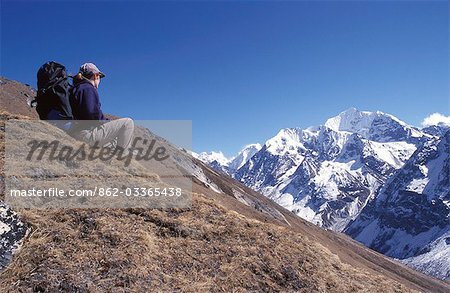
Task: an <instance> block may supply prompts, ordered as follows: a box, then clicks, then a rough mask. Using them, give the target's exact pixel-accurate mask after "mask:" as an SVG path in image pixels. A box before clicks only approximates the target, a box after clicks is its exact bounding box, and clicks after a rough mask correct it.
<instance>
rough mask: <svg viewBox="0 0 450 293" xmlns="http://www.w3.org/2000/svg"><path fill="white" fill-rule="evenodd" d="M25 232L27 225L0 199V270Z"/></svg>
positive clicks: (16, 247)
mask: <svg viewBox="0 0 450 293" xmlns="http://www.w3.org/2000/svg"><path fill="white" fill-rule="evenodd" d="M27 232H28V227H27V225H26V224H25V223H23V222H22V221H21V220H20V218H19V217H18V215H17V214H16V213H15V212H14V211H13V210H11V208H10V207H8V206H7V205H6V204H5V203H3V202H2V201H0V270H1V269H3V268H4V267H5V266H6V265H7V264H8V263H9V262H10V261H11V259H12V256H13V254H14V252H15V251H16V250H17V249H18V248H19V247H20V245H21V243H22V241H23V239H24V237H25V235H26V234H27Z"/></svg>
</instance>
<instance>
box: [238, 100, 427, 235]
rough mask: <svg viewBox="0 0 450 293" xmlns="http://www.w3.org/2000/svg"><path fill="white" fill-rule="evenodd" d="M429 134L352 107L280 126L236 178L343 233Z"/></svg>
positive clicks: (297, 211) (321, 223) (385, 115)
mask: <svg viewBox="0 0 450 293" xmlns="http://www.w3.org/2000/svg"><path fill="white" fill-rule="evenodd" d="M431 137H432V136H431V135H428V134H425V133H423V132H421V131H420V130H419V129H417V128H415V127H412V126H409V125H407V124H406V123H405V122H402V121H400V120H399V119H397V118H395V117H394V116H392V115H389V114H385V113H382V112H365V111H358V110H356V109H354V108H351V109H349V110H347V111H344V112H342V113H340V114H339V115H338V116H336V117H333V118H330V119H328V120H327V121H326V123H325V124H324V125H322V126H318V127H310V128H307V129H304V130H303V129H299V128H287V129H282V130H281V131H280V132H279V133H278V134H277V135H276V136H275V137H273V138H271V139H269V140H268V141H267V142H266V143H265V144H264V146H263V147H262V149H261V150H260V151H259V152H257V153H256V154H255V155H254V156H253V157H252V158H251V159H250V160H249V161H248V162H247V163H246V164H244V165H243V166H242V167H241V168H239V169H238V170H237V171H236V172H234V174H233V175H234V177H235V178H236V179H238V180H240V181H241V182H243V183H245V184H246V185H247V186H250V187H251V188H253V189H255V190H257V191H260V192H262V193H263V194H265V195H266V196H268V197H270V198H271V199H273V200H275V201H276V202H278V203H279V204H281V205H283V206H284V207H286V208H287V209H289V210H292V211H294V212H295V213H296V214H297V215H299V216H300V217H302V218H305V219H307V220H309V221H311V222H313V223H315V224H318V225H320V226H322V227H324V228H328V229H333V230H336V231H342V230H343V229H344V228H345V227H346V226H347V224H348V223H349V222H350V221H351V220H352V219H354V218H356V217H357V216H358V214H359V212H360V211H361V209H362V208H364V206H365V205H366V204H367V203H368V202H369V201H370V200H371V199H373V198H374V197H375V195H376V193H377V191H378V189H379V188H380V187H381V186H382V185H383V184H384V182H385V181H386V180H387V178H389V176H391V175H392V174H393V173H394V172H395V171H396V170H397V169H399V168H401V167H402V166H403V164H404V163H405V162H406V160H408V159H409V157H410V156H411V155H412V154H413V152H414V151H415V150H416V148H417V147H418V146H419V145H421V144H422V143H423V142H424V141H426V140H427V139H429V138H431Z"/></svg>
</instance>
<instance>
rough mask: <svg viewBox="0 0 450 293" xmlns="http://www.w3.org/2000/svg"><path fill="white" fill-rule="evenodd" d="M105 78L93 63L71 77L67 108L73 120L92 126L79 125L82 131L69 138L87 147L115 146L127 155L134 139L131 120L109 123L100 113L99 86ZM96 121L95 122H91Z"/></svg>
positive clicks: (78, 130)
mask: <svg viewBox="0 0 450 293" xmlns="http://www.w3.org/2000/svg"><path fill="white" fill-rule="evenodd" d="M103 77H105V74H103V73H102V72H101V71H100V70H99V69H98V68H97V66H95V65H94V64H93V63H85V64H83V65H82V66H81V67H80V70H79V73H78V74H77V75H76V76H75V77H74V81H73V83H74V86H73V88H72V90H71V95H70V105H71V108H72V114H73V117H74V119H75V120H91V123H88V122H87V121H86V122H80V123H78V125H81V128H78V127H77V131H76V132H73V133H72V135H73V136H74V137H75V138H77V139H79V140H81V141H84V142H86V143H88V144H90V145H94V144H95V143H98V145H99V146H107V145H110V146H112V145H114V144H117V145H116V146H117V147H120V148H122V149H123V150H124V151H125V152H128V151H129V149H130V145H131V140H132V137H133V131H134V123H133V120H131V119H130V118H121V119H116V120H108V119H107V118H105V116H104V115H103V112H102V110H101V108H100V107H101V104H100V98H99V95H98V91H97V89H98V86H99V84H100V80H101V79H102V78H103ZM92 120H95V121H97V122H93V121H92Z"/></svg>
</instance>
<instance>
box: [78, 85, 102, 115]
mask: <svg viewBox="0 0 450 293" xmlns="http://www.w3.org/2000/svg"><path fill="white" fill-rule="evenodd" d="M77 101H78V105H77V107H78V109H79V110H78V111H79V116H80V118H81V119H82V120H105V117H104V116H103V113H102V110H101V109H100V101H99V96H98V92H97V91H96V90H95V89H94V88H93V87H92V88H91V87H87V88H85V89H83V90H82V91H81V92H80V93H79V97H78V99H77Z"/></svg>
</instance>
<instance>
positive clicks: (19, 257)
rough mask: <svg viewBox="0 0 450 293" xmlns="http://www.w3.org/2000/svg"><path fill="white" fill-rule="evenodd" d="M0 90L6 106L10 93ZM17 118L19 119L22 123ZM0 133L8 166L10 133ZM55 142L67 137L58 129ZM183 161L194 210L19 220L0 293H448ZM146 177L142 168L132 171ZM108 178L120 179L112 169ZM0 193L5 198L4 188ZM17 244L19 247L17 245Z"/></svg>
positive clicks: (6, 111)
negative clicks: (21, 228) (24, 232)
mask: <svg viewBox="0 0 450 293" xmlns="http://www.w3.org/2000/svg"><path fill="white" fill-rule="evenodd" d="M2 80H3V79H2ZM0 85H1V86H2V90H1V92H0V94H1V99H2V104H1V105H3V104H4V103H3V101H4V93H5V92H6V91H4V90H3V85H5V83H3V82H2V83H1V84H0ZM25 88H27V87H25V86H24V89H25ZM21 90H22V89H21V88H20V89H19V88H18V90H17V92H15V93H14V92H10V91H8V101H10V102H9V103H8V107H9V108H2V109H0V110H1V111H2V113H1V117H2V123H4V120H6V119H11V118H25V117H23V116H19V115H18V114H21V115H26V110H25V108H23V107H21V106H20V107H19V106H14V105H15V104H17V105H23V103H25V101H26V97H25V95H23V93H21ZM11 97H16V99H14V98H11ZM5 101H6V99H5ZM22 108H23V109H22ZM14 109H21V110H20V112H17V113H16V112H14ZM30 118H34V116H31V117H30ZM49 127H51V126H49ZM1 131H2V134H1V135H2V140H1V148H0V150H1V152H2V157H1V158H2V160H1V164H2V165H3V158H4V127H2V128H1ZM52 131H53V130H52ZM137 131H141V132H142V131H144V130H142V129H139V130H137ZM54 132H55V133H57V134H58V135H61V136H62V135H64V133H63V132H61V131H60V130H58V129H56V128H55V129H54ZM30 135H31V134H30ZM148 135H151V134H150V133H149V134H148ZM68 140H69V139H68ZM69 141H70V140H69ZM71 143H75V142H72V141H71ZM172 151H173V152H175V148H174V149H172ZM177 155H178V156H179V158H181V160H180V162H181V167H182V168H184V169H185V170H186V171H188V172H189V173H191V174H193V176H194V181H193V185H192V200H193V203H192V208H190V209H166V210H162V209H138V208H127V209H45V210H38V209H19V210H17V211H15V213H17V215H18V216H19V217H20V219H21V221H23V222H24V223H26V225H27V227H28V236H26V237H25V238H24V239H23V243H21V248H20V249H19V250H18V251H17V252H16V253H15V255H14V257H13V258H12V261H11V262H10V263H9V264H8V266H7V267H6V268H5V269H4V270H3V271H2V272H1V273H0V289H2V291H4V292H12V291H27V290H32V291H38V292H43V291H58V290H59V291H69V292H88V291H93V292H105V291H119V290H120V291H124V290H126V291H145V290H156V291H174V290H183V291H208V290H209V291H211V290H214V291H249V290H251V291H301V292H355V291H365V292H411V291H414V290H417V291H428V292H447V291H448V290H450V286H449V285H448V284H447V283H444V282H441V281H439V280H436V279H433V278H430V277H428V276H425V275H423V274H421V273H418V272H416V271H413V270H411V269H409V268H407V267H406V266H403V265H401V264H398V263H396V262H394V261H392V260H390V259H389V258H386V257H384V256H383V255H381V254H379V253H376V252H373V251H372V250H370V249H367V248H365V247H364V246H362V245H360V244H358V243H357V242H355V241H353V240H351V239H350V238H349V237H347V236H345V235H343V234H340V233H335V232H330V231H324V230H322V229H320V228H319V227H317V226H314V225H312V224H310V223H308V222H306V221H304V220H303V219H301V218H299V217H298V216H296V215H294V214H293V213H291V212H290V211H288V210H286V209H284V208H282V207H280V206H278V205H277V204H275V203H274V202H272V201H271V200H269V199H267V198H266V197H264V196H263V195H261V194H259V193H256V192H254V191H252V190H251V189H249V188H247V187H245V186H244V185H242V184H241V183H238V182H237V181H235V180H233V179H231V178H229V177H227V176H224V175H223V174H220V173H217V172H216V171H214V170H212V169H211V168H209V167H208V166H206V165H205V164H203V163H202V162H200V161H199V160H196V159H194V158H188V157H189V155H188V154H187V153H184V152H179V153H177ZM86 164H88V163H86ZM84 167H86V168H91V167H92V166H91V165H86V166H84ZM142 167H144V168H145V165H142V166H136V168H142ZM105 168H107V169H110V170H111V172H112V171H114V172H119V173H120V172H124V171H123V170H121V169H120V168H118V167H115V166H114V165H111V166H105ZM2 169H3V168H2ZM3 176H4V173H3V171H2V178H3ZM75 176H76V175H75ZM136 180H141V179H136ZM0 190H1V191H2V193H3V192H4V189H3V188H0ZM2 196H4V195H2ZM10 212H11V213H14V212H12V211H10ZM12 228H14V227H12ZM1 236H2V238H3V237H4V235H3V234H2V235H1ZM19 236H20V235H19ZM19 238H20V237H19ZM19 238H17V239H16V240H17V241H21V239H19Z"/></svg>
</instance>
